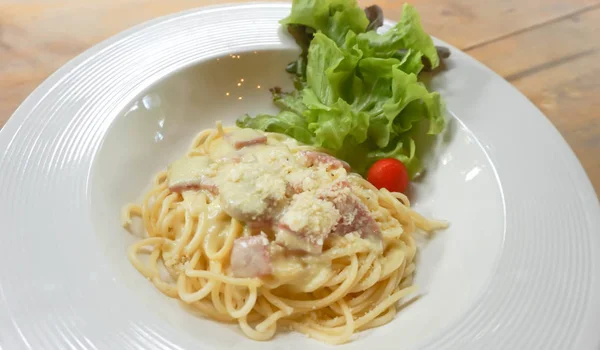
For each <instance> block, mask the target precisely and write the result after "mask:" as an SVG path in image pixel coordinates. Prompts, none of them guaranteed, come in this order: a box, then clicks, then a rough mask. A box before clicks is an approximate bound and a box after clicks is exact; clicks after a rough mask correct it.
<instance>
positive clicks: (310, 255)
mask: <svg viewBox="0 0 600 350" xmlns="http://www.w3.org/2000/svg"><path fill="white" fill-rule="evenodd" d="M239 130H247V129H237V128H227V129H224V128H222V127H221V125H220V123H218V124H217V128H216V129H209V130H205V131H203V132H201V133H199V134H198V136H197V137H196V139H195V140H194V142H193V145H192V147H191V149H190V150H189V151H188V153H187V155H186V156H185V157H184V158H183V161H184V162H186V163H185V164H184V165H180V166H179V168H180V170H179V173H177V171H178V170H177V165H176V164H175V163H174V164H172V165H171V166H170V167H169V170H168V171H163V172H160V173H159V174H158V175H157V176H156V177H155V179H154V182H153V184H152V187H151V189H150V190H149V191H148V192H147V194H146V195H145V196H144V198H143V200H142V202H141V204H128V205H126V206H125V207H124V208H123V212H122V217H123V225H124V226H125V227H131V223H132V219H133V218H134V217H139V218H141V220H142V222H143V227H144V231H145V238H143V239H141V240H139V241H137V242H136V243H135V244H133V245H132V246H131V248H130V249H129V259H130V261H131V263H132V264H133V266H134V267H135V268H136V269H137V270H138V271H139V272H140V273H141V274H142V275H144V276H145V277H147V278H148V279H149V280H150V281H151V282H152V283H153V284H154V286H155V287H156V288H157V289H158V290H160V291H161V292H162V293H164V294H165V295H167V296H169V297H171V298H177V299H180V300H182V301H183V302H185V303H187V304H189V305H191V306H192V307H195V308H196V309H198V310H199V311H200V312H201V313H203V314H205V315H206V316H207V317H210V318H212V319H215V320H217V321H221V322H227V323H237V324H238V325H239V327H240V328H241V330H242V331H243V333H244V334H245V335H246V336H248V337H249V338H251V339H255V340H268V339H271V338H272V337H273V336H274V335H275V334H276V332H277V330H278V329H291V330H295V331H298V332H301V333H304V334H306V335H307V336H309V337H312V338H315V339H318V340H321V341H324V342H327V343H330V344H341V343H345V342H347V341H349V340H350V339H351V337H352V336H353V334H355V332H357V331H361V330H365V329H369V328H373V327H378V326H381V325H384V324H386V323H388V322H390V321H391V320H392V319H393V318H394V316H395V315H396V312H397V311H398V302H399V301H400V300H401V299H403V298H405V297H406V296H408V295H409V294H411V293H413V292H414V291H415V288H414V287H413V286H412V276H413V272H414V270H415V262H414V258H415V253H416V245H415V241H414V238H413V234H414V233H415V232H416V231H417V230H420V231H424V232H431V231H433V230H436V229H440V228H444V227H445V226H446V224H445V223H443V222H439V221H430V220H427V219H425V218H424V217H422V216H421V215H419V214H418V213H417V212H415V211H414V210H412V209H411V208H410V203H409V200H408V198H407V197H406V196H405V195H403V194H401V193H390V192H388V191H387V190H385V189H382V190H378V189H376V188H375V187H373V186H372V185H371V184H370V183H369V182H367V181H366V180H364V179H363V178H362V177H360V176H358V175H356V174H352V173H348V171H347V169H345V168H344V166H339V165H340V164H341V163H336V161H337V162H339V161H338V160H336V159H334V158H333V157H328V156H327V155H325V154H324V153H320V152H321V150H318V149H315V148H312V147H307V146H304V145H301V144H298V143H297V142H296V141H295V140H293V139H291V138H288V137H287V136H284V135H280V134H269V133H260V132H254V131H252V132H251V133H248V132H247V133H246V134H243V135H241V136H240V135H237V134H235V133H236V132H239ZM234 134H235V135H237V138H236V137H231V136H230V135H234ZM265 136H266V137H265ZM308 152H314V153H308ZM307 155H308V156H307ZM315 155H317V156H315ZM301 157H304V158H302V159H303V161H298V159H300V158H301ZM248 159H251V160H250V161H248ZM190 162H195V163H193V164H195V166H196V168H193V167H191V166H190V164H192V163H190ZM341 165H343V164H341ZM199 166H201V167H203V168H202V169H200V168H198V167H199ZM240 167H241V168H240ZM181 169H183V170H181ZM254 169H263V170H264V172H260V171H258V170H257V172H252V171H254ZM261 171H262V170H261ZM236 172H237V173H236ZM182 174H184V175H185V176H184V175H182ZM248 174H249V175H248ZM246 175H247V176H249V177H250V180H249V182H243V181H244V176H246ZM267 175H268V176H267ZM186 176H187V178H186ZM269 176H271V177H269ZM175 178H178V180H177V179H175ZM264 179H266V180H268V184H267V185H266V187H260V181H262V180H264ZM280 180H281V181H280ZM177 181H179V182H177ZM227 181H229V182H227ZM236 181H237V182H236ZM240 181H241V182H240ZM280 182H281V183H282V184H283V186H284V187H282V188H283V189H282V191H285V193H284V194H283V195H282V196H276V195H275V194H276V193H277V192H275V191H276V189H277V188H278V186H279V185H278V184H279V183H280ZM339 184H347V185H346V189H343V190H344V191H346V192H342V190H340V191H339V192H331V191H330V192H326V191H327V190H328V189H329V190H330V189H332V188H335V186H338V187H340V186H339ZM236 186H237V187H236ZM259 187H260V188H259ZM257 188H258V189H257ZM240 189H241V191H242V192H244V193H241V194H238V193H235V192H232V191H234V190H240ZM228 190H230V192H227V191H228ZM246 191H247V193H246ZM253 191H254V192H253ZM265 193H266V194H265ZM274 193H275V194H274ZM282 193H283V192H282ZM331 193H333V194H331ZM341 193H349V194H348V195H347V197H343V198H342V197H341ZM257 194H260V195H261V196H262V197H261V196H258V195H257ZM257 196H258V197H257ZM304 197H307V198H308V199H307V202H306V203H304V202H302V199H303V198H304ZM224 198H226V199H224ZM340 198H342V199H340ZM353 198H357V199H358V201H359V202H357V203H355V202H352V199H353ZM238 199H239V200H238ZM232 203H233V204H234V206H233V207H228V205H229V204H232ZM257 203H259V204H260V203H262V204H265V203H266V204H265V205H263V206H262V207H260V208H259V206H258V204H257ZM348 203H350V205H351V209H352V210H353V211H351V213H352V217H351V218H350V219H347V218H348V215H346V214H344V212H343V205H346V204H348ZM305 204H306V205H305ZM317 204H319V205H321V207H322V208H321V207H319V205H317ZM305 208H308V209H305ZM315 208H317V209H315ZM361 208H366V209H365V210H362V209H361ZM321 209H322V210H321ZM244 210H245V211H244ZM253 210H254V211H253ZM294 210H298V211H299V212H297V213H296V212H294ZM302 210H313V212H302ZM361 210H362V211H361ZM240 213H241V214H240ZM248 213H252V215H250V216H248ZM265 213H268V214H269V215H266V214H265ZM331 213H333V214H336V213H337V214H339V215H337V214H336V215H337V216H331V215H333V214H331ZM295 214H306V215H295ZM265 218H266V219H265ZM330 219H331V220H333V221H334V222H333V223H332V222H331V220H330ZM286 220H287V221H286ZM343 220H349V221H348V222H346V223H343V222H342V221H343ZM257 223H258V224H257ZM353 223H356V224H357V225H354V226H353ZM358 224H360V227H359V226H358ZM302 225H304V226H302ZM328 225H329V226H328ZM344 225H345V226H344ZM373 225H375V226H373ZM296 227H300V228H299V229H296ZM365 227H371V228H370V229H369V232H367V231H365V230H366V229H365ZM309 228H310V229H311V230H312V231H310V232H309V231H307V230H308V229H309ZM294 230H295V231H294ZM319 230H321V231H319ZM361 230H362V231H361ZM283 231H285V233H286V235H284V234H283ZM298 232H300V233H301V234H297V233H298ZM307 232H308V233H307ZM315 232H321V233H325V235H322V236H318V237H317V236H315V235H316V234H315ZM374 232H375V233H374ZM311 234H312V235H313V236H315V237H317V238H316V239H315V240H312V241H311V240H310V239H309V238H311V237H313V236H311ZM281 237H283V238H281ZM307 237H308V238H307ZM313 238H314V237H313ZM257 242H258V243H259V247H261V249H263V248H264V249H263V250H260V251H259V253H258V254H254V255H253V254H250V253H251V252H252V249H254V248H252V247H257V245H255V243H257ZM307 242H308V243H307ZM253 244H254V245H253ZM254 252H256V251H254ZM248 269H250V270H248ZM165 270H166V272H165Z"/></svg>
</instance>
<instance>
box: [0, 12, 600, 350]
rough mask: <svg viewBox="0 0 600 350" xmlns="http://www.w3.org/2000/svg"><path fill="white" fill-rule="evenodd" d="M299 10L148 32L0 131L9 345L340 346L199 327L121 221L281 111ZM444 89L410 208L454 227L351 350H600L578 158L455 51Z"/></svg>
mask: <svg viewBox="0 0 600 350" xmlns="http://www.w3.org/2000/svg"><path fill="white" fill-rule="evenodd" d="M288 12H289V5H282V4H252V5H236V6H226V7H213V8H205V9H199V10H194V11H190V12H184V13H180V14H175V15H172V16H168V17H165V18H161V19H158V20H155V21H151V22H149V23H145V24H143V25H141V26H138V27H136V28H133V29H131V30H129V31H127V32H125V33H122V34H120V35H117V36H116V37H113V38H111V39H109V40H107V41H105V42H103V43H101V44H100V45H98V46H95V47H94V48H92V49H90V50H88V51H87V52H85V53H84V54H82V55H81V56H79V57H77V58H76V59H74V60H73V61H71V62H69V63H68V64H67V65H66V66H65V67H63V68H61V69H60V70H59V71H58V72H56V73H55V74H54V75H52V76H51V77H50V78H49V79H48V80H47V81H45V82H44V83H43V84H42V85H41V86H40V87H39V88H38V89H37V90H36V91H35V92H34V93H33V94H31V96H30V97H29V98H28V99H27V100H26V101H25V102H24V103H23V104H22V105H21V107H19V109H18V110H17V111H16V112H15V114H14V115H13V116H12V117H11V119H10V120H9V122H8V123H7V124H6V126H5V127H4V129H3V130H2V132H1V133H0V149H2V150H3V153H2V155H1V156H0V169H1V171H0V222H1V223H2V234H3V237H2V241H1V243H0V257H1V259H2V264H0V348H6V349H21V348H24V349H25V348H31V349H54V348H56V349H67V348H73V349H126V348H148V349H151V348H156V349H171V348H174V349H179V348H190V349H191V348H194V349H204V348H217V347H218V348H241V347H244V348H246V349H265V348H269V349H271V348H273V349H275V348H277V349H281V348H286V349H303V348H305V347H307V346H314V347H317V348H324V347H325V346H324V345H322V344H320V343H318V342H316V341H313V340H310V339H307V338H305V337H303V336H301V335H298V334H281V335H278V336H277V337H276V338H275V339H274V340H272V341H270V342H267V343H258V342H253V341H250V340H247V339H246V338H244V337H243V335H242V334H241V332H240V331H239V330H238V329H237V328H236V327H233V326H225V325H222V324H218V323H216V322H213V321H210V320H206V319H202V318H201V317H198V316H196V315H193V314H191V313H190V312H187V311H185V310H184V309H183V308H182V307H181V305H179V304H178V303H177V302H176V301H174V300H172V299H168V298H166V297H165V296H163V295H162V294H160V293H159V292H157V291H156V290H155V289H154V287H153V286H152V285H151V284H150V283H149V282H148V281H146V280H145V279H144V278H142V277H141V276H140V275H139V274H138V273H137V272H136V271H135V270H134V268H133V267H132V266H131V265H130V264H129V262H128V261H127V259H126V255H125V251H126V249H127V247H128V245H129V244H130V243H131V242H132V241H133V239H134V238H133V237H131V236H130V235H129V234H128V233H127V232H126V231H125V230H123V229H122V228H121V227H120V225H119V211H120V208H121V206H122V205H123V204H124V203H126V202H127V201H131V200H135V199H138V198H139V197H140V195H141V193H142V191H143V190H144V189H145V188H146V187H147V185H148V184H149V181H150V178H151V176H152V175H153V174H154V173H155V172H156V171H158V170H159V169H162V168H163V167H165V166H166V164H167V163H168V162H169V161H170V160H172V159H174V158H176V157H177V156H178V155H179V154H181V152H183V150H184V148H185V147H187V146H188V144H189V142H190V141H191V138H192V136H193V135H194V134H195V133H196V132H198V131H199V130H201V129H202V128H205V127H208V126H211V125H212V124H213V123H214V121H215V120H216V119H222V120H225V121H228V122H233V121H234V120H235V118H236V117H237V116H239V115H241V114H243V113H246V112H250V113H256V112H261V111H270V110H272V108H273V107H272V106H271V101H270V98H269V93H268V91H267V88H268V87H271V86H274V85H284V86H285V85H286V84H289V77H288V76H287V75H286V73H285V72H284V71H283V68H284V67H285V64H286V63H287V62H288V61H290V60H291V59H292V58H293V57H294V56H295V55H296V51H295V50H296V46H295V44H294V43H293V41H292V40H291V39H290V38H289V37H288V36H287V35H286V34H285V32H284V31H283V30H282V29H281V28H280V27H279V25H278V23H277V21H278V20H279V19H281V18H282V17H284V16H286V14H287V13H288ZM390 25H391V23H389V22H388V23H386V26H388V27H389V26H390ZM255 52H256V53H255ZM233 54H235V56H232V55H233ZM238 55H239V56H238ZM217 58H218V59H217ZM242 78H243V79H244V82H243V84H241V85H242V86H240V87H238V86H237V83H238V82H240V79H242ZM258 85H260V86H261V87H260V88H258ZM432 87H433V88H434V89H436V90H438V91H440V92H441V93H442V94H443V96H444V97H445V100H446V102H447V105H448V108H449V110H450V111H451V113H452V114H453V117H451V120H450V123H449V127H448V131H447V133H446V134H445V135H444V137H443V138H442V141H441V143H440V144H439V147H438V148H437V151H436V152H435V153H434V158H433V161H432V163H431V165H430V166H429V169H428V172H427V176H426V177H425V179H424V180H423V181H421V182H420V183H418V184H417V185H416V186H415V187H416V188H415V191H414V197H415V199H416V207H417V209H418V210H419V211H421V212H423V213H425V214H427V215H432V216H435V217H438V218H444V219H448V220H450V221H451V222H452V226H451V228H450V229H448V230H447V231H445V232H442V233H440V234H438V235H437V236H436V237H435V238H434V239H433V240H431V241H430V242H426V243H424V244H422V246H421V252H420V256H419V263H418V266H417V276H416V277H417V282H418V284H419V286H420V287H421V290H422V291H423V292H424V293H425V296H424V297H423V298H421V299H420V300H419V301H417V302H416V303H414V304H411V305H410V306H409V307H407V308H406V309H405V310H403V311H402V312H401V313H399V315H398V316H397V317H396V319H395V320H394V321H393V322H392V323H390V324H388V325H386V326H384V327H380V328H378V329H375V330H372V331H368V332H363V333H360V334H359V335H358V336H356V337H355V339H354V342H352V343H350V344H348V345H344V346H342V347H343V348H348V349H363V348H364V347H365V346H376V347H377V348H379V349H383V348H390V349H392V348H393V349H398V348H401V349H597V348H598V346H599V344H600V332H598V325H599V324H600V208H599V204H598V199H597V197H596V194H595V193H594V190H593V189H592V187H591V185H590V183H589V180H588V179H587V177H586V175H585V173H584V171H583V169H582V167H581V166H580V164H579V163H578V161H577V159H576V158H575V156H574V155H573V153H572V152H571V150H570V149H569V148H568V146H567V145H566V143H565V142H564V140H563V139H562V138H561V136H560V135H559V133H558V132H557V131H556V130H555V129H554V128H553V127H552V125H551V124H550V123H549V122H548V121H547V120H546V118H545V117H544V116H543V115H542V114H541V113H540V112H539V111H538V110H537V109H536V108H535V107H534V106H533V105H532V104H531V103H530V102H529V101H528V100H527V99H526V98H525V97H523V96H522V95H521V94H519V93H518V92H517V91H516V90H515V89H514V88H513V87H512V86H510V85H509V84H508V83H506V82H505V81H504V80H502V79H501V78H500V77H498V76H497V75H495V74H494V73H492V72H491V71H490V70H489V69H487V68H485V67H484V66H482V65H481V64H479V63H478V62H476V61H475V60H473V59H472V58H470V57H468V56H467V55H465V54H464V53H462V52H460V51H458V50H457V49H454V48H452V56H451V58H450V59H449V60H448V69H447V70H446V71H445V72H443V73H441V74H438V75H437V76H436V77H435V78H434V79H433V81H432ZM228 92H229V96H227V93H228ZM240 97H241V98H242V99H239V98H240Z"/></svg>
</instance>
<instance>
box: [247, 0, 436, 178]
mask: <svg viewBox="0 0 600 350" xmlns="http://www.w3.org/2000/svg"><path fill="white" fill-rule="evenodd" d="M376 15H377V14H371V22H373V23H374V22H375V19H377V16H376ZM281 23H283V24H285V25H288V29H289V30H290V33H292V34H293V35H294V37H295V38H296V41H297V42H298V44H299V45H300V47H301V48H302V49H303V54H302V55H301V56H300V58H299V59H298V60H297V61H296V62H294V63H293V64H292V65H290V66H289V67H288V71H290V72H291V73H293V74H295V75H296V79H295V88H296V90H294V91H292V92H282V91H280V90H273V101H274V103H275V105H276V106H277V107H279V109H280V110H281V112H280V113H279V114H277V115H266V114H261V115H257V116H255V117H250V116H247V115H246V116H244V117H242V118H240V119H239V120H238V122H237V125H238V126H240V127H248V128H254V129H259V130H264V131H269V132H279V133H283V134H286V135H289V136H291V137H293V138H295V139H297V140H299V141H300V142H303V143H306V144H309V145H315V146H319V147H323V148H326V149H328V150H329V151H330V152H331V153H332V154H334V155H336V156H337V157H339V158H341V159H343V160H345V161H347V162H348V163H349V164H350V165H351V167H352V168H353V170H354V171H357V172H359V173H361V174H363V175H364V174H365V173H366V171H367V169H368V167H369V166H371V164H373V163H374V162H375V161H377V160H378V159H381V158H390V157H391V158H396V159H398V160H400V161H402V162H403V163H404V164H405V166H406V167H407V169H408V171H409V174H410V176H411V177H412V176H414V175H415V174H417V173H418V172H419V171H420V169H421V167H422V165H421V162H420V160H419V157H418V156H417V155H418V154H422V152H421V153H418V152H417V149H419V150H420V151H422V150H423V148H420V146H419V145H421V143H422V142H424V141H423V140H425V139H424V138H423V137H424V136H423V135H425V137H426V134H430V135H435V134H438V133H440V132H441V131H442V130H443V129H444V125H445V120H444V113H443V111H444V105H443V102H442V100H441V98H440V95H439V94H438V93H436V92H430V91H428V89H427V87H426V86H425V85H424V84H423V83H421V82H420V81H419V79H418V74H419V73H420V72H421V71H422V70H423V69H424V67H429V66H431V67H432V68H435V66H437V65H438V64H439V57H438V56H437V50H436V48H435V47H434V45H433V41H432V40H431V38H430V37H429V35H427V33H425V31H424V30H423V28H422V26H421V21H420V18H419V16H418V14H417V12H416V10H415V9H414V8H413V7H412V6H410V5H404V8H403V13H402V18H401V20H400V22H398V24H397V25H396V26H395V27H393V28H392V29H391V30H389V31H388V32H386V33H384V34H378V33H376V32H375V31H373V30H369V31H367V29H372V28H368V27H369V23H370V22H369V19H368V18H367V16H366V15H365V12H364V11H363V10H362V9H360V7H359V6H358V4H357V3H356V1H355V0H330V1H327V0H294V1H293V4H292V12H291V13H290V15H289V16H288V17H287V18H285V19H284V20H282V21H281ZM417 126H418V127H417Z"/></svg>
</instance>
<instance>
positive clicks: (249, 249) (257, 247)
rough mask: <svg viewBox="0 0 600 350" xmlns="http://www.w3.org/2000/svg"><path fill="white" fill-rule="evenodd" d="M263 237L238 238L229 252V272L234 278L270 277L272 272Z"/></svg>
mask: <svg viewBox="0 0 600 350" xmlns="http://www.w3.org/2000/svg"><path fill="white" fill-rule="evenodd" d="M268 248H269V240H268V239H267V238H266V237H265V236H251V237H243V238H238V239H236V240H235V241H234V242H233V249H232V250H231V261H230V266H231V272H232V273H233V275H234V276H235V277H239V278H252V277H262V276H266V275H270V274H271V272H272V271H273V266H272V264H271V256H270V254H269V249H268Z"/></svg>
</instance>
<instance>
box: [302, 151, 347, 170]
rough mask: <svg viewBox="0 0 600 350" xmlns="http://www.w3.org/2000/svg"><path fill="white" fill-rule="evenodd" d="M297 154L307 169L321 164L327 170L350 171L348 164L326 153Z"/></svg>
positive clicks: (303, 152) (306, 152)
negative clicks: (341, 169)
mask: <svg viewBox="0 0 600 350" xmlns="http://www.w3.org/2000/svg"><path fill="white" fill-rule="evenodd" d="M298 154H299V155H300V156H301V158H302V159H303V160H304V164H305V165H306V166H308V167H311V166H313V165H319V164H323V165H325V166H326V168H327V170H334V169H339V168H344V169H346V171H350V165H349V164H348V163H346V162H344V161H343V160H340V159H337V158H336V157H334V156H331V155H329V154H327V153H323V152H317V151H300V152H298Z"/></svg>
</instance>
